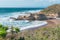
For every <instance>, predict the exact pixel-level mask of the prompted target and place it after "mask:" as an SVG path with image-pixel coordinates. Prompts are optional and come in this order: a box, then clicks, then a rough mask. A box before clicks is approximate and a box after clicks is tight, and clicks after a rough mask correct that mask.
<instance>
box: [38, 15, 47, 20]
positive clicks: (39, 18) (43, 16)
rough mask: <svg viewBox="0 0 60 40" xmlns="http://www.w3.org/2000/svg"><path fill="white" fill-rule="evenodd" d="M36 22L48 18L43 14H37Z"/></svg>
mask: <svg viewBox="0 0 60 40" xmlns="http://www.w3.org/2000/svg"><path fill="white" fill-rule="evenodd" d="M38 16H39V17H38V18H37V20H47V19H48V18H47V17H46V16H45V15H44V14H38Z"/></svg>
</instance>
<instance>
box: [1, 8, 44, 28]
mask: <svg viewBox="0 0 60 40" xmlns="http://www.w3.org/2000/svg"><path fill="white" fill-rule="evenodd" d="M42 9H43V8H0V23H1V24H2V25H4V26H9V27H11V26H14V27H27V26H32V25H37V24H42V23H43V22H35V21H31V22H29V21H28V20H19V21H14V20H13V19H10V17H14V18H17V17H18V16H19V15H26V14H30V13H37V12H40V11H41V10H42Z"/></svg>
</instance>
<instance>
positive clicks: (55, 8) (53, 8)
mask: <svg viewBox="0 0 60 40" xmlns="http://www.w3.org/2000/svg"><path fill="white" fill-rule="evenodd" d="M42 12H44V13H48V14H49V13H58V12H60V4H55V5H51V6H49V7H48V8H45V9H44V10H43V11H42Z"/></svg>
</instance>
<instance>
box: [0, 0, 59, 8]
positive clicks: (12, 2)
mask: <svg viewBox="0 0 60 40" xmlns="http://www.w3.org/2000/svg"><path fill="white" fill-rule="evenodd" d="M53 4H60V0H0V7H33V8H34V7H36V8H38V7H41V8H43V7H48V6H50V5H53Z"/></svg>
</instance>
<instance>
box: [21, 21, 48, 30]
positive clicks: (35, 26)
mask: <svg viewBox="0 0 60 40" xmlns="http://www.w3.org/2000/svg"><path fill="white" fill-rule="evenodd" d="M47 24H48V23H47V22H46V21H44V22H43V23H41V24H37V25H31V26H26V27H22V28H21V29H20V30H21V31H24V30H29V29H35V28H38V27H41V26H45V25H47Z"/></svg>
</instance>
